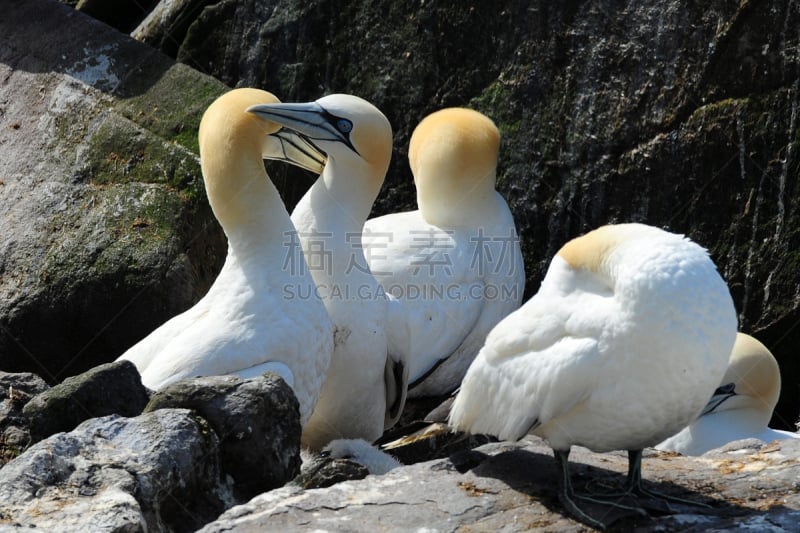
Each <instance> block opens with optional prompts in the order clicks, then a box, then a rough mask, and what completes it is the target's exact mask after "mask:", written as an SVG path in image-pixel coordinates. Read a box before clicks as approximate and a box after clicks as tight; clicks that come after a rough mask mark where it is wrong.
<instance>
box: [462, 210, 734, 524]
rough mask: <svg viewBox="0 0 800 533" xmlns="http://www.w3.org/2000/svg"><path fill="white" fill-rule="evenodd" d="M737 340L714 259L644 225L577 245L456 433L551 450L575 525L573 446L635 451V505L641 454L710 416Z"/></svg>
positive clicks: (474, 384) (481, 371) (507, 343)
mask: <svg viewBox="0 0 800 533" xmlns="http://www.w3.org/2000/svg"><path fill="white" fill-rule="evenodd" d="M735 337H736V313H735V310H734V306H733V302H732V300H731V296H730V293H729V291H728V288H727V285H726V284H725V282H724V281H723V280H722V278H721V277H720V275H719V274H718V272H717V270H716V268H715V266H714V264H713V262H712V261H711V260H710V258H709V257H708V254H707V252H706V250H704V249H703V248H701V247H700V246H698V245H697V244H695V243H693V242H692V241H690V240H689V239H687V238H684V237H682V236H680V235H675V234H672V233H668V232H666V231H663V230H661V229H657V228H654V227H651V226H646V225H642V224H621V225H610V226H604V227H602V228H599V229H597V230H594V231H592V232H590V233H588V234H586V235H584V236H582V237H579V238H576V239H573V240H572V241H570V242H568V243H567V244H566V245H565V246H563V247H562V248H561V250H559V252H558V253H557V254H556V256H555V257H554V258H553V260H552V262H551V263H550V268H549V269H548V271H547V274H546V275H545V278H544V280H543V281H542V285H541V288H540V289H539V292H538V293H537V294H536V295H534V296H533V297H532V298H531V299H530V300H529V301H528V302H527V303H525V304H524V305H523V306H522V307H521V308H520V309H518V310H517V311H515V312H514V313H512V314H510V315H509V316H508V317H506V318H505V319H504V320H503V321H502V322H500V323H499V324H498V325H497V326H496V327H495V328H494V329H493V330H492V331H491V333H489V336H488V337H487V339H486V343H485V345H484V346H483V348H482V349H481V351H480V353H479V354H478V356H477V357H476V358H475V361H474V362H473V363H472V365H471V366H470V368H469V370H468V371H467V374H466V376H465V377H464V381H463V383H462V384H461V389H460V391H459V393H458V394H457V396H456V398H455V401H454V402H453V407H452V410H451V413H450V424H451V426H452V427H454V428H456V429H459V430H463V431H467V432H470V433H479V434H481V433H482V434H491V435H496V436H497V437H499V438H501V439H514V440H516V439H519V438H521V437H523V436H524V435H525V434H526V433H532V434H534V435H538V436H540V437H543V438H544V439H546V440H547V441H548V443H549V444H550V446H551V447H552V448H553V453H554V455H555V458H556V461H557V463H558V464H559V467H560V469H561V474H562V477H561V488H560V491H559V497H560V499H561V500H562V503H563V504H564V506H565V507H566V508H567V510H568V511H569V512H570V513H571V514H573V515H574V516H575V517H576V518H578V519H579V520H581V521H584V522H586V523H589V524H591V525H593V526H595V527H602V526H603V524H602V523H601V522H600V521H598V520H595V519H594V518H592V517H590V516H588V514H586V513H584V512H583V511H582V510H581V509H580V507H578V505H577V503H576V499H578V498H586V496H578V495H576V494H575V492H574V491H573V490H572V486H571V484H570V477H569V467H568V459H567V458H568V454H569V450H570V447H571V446H573V445H580V446H585V447H587V448H589V449H591V450H593V451H596V452H606V451H610V450H628V454H629V472H628V481H627V484H626V492H631V493H634V494H637V493H638V494H642V493H646V491H644V489H643V488H642V486H641V457H642V449H643V448H645V447H647V446H653V445H654V444H656V443H658V442H661V441H662V440H663V439H664V438H665V437H666V436H668V435H671V434H673V433H674V432H676V431H678V430H679V429H680V428H681V427H683V426H685V425H686V424H687V423H688V422H689V421H691V420H693V419H694V417H696V416H697V414H698V413H699V412H700V410H701V409H702V408H703V406H704V405H705V404H706V402H707V401H708V397H709V395H710V394H711V393H712V392H713V390H714V388H715V387H716V386H717V384H718V383H719V382H720V379H721V378H722V375H723V374H724V372H725V367H726V365H727V362H728V354H730V351H731V348H732V346H733V342H734V338H735Z"/></svg>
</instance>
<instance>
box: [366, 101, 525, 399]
mask: <svg viewBox="0 0 800 533" xmlns="http://www.w3.org/2000/svg"><path fill="white" fill-rule="evenodd" d="M499 146H500V132H499V131H498V129H497V126H495V124H494V123H493V122H492V120H491V119H489V118H488V117H487V116H485V115H483V114H482V113H479V112H478V111H474V110H472V109H465V108H448V109H442V110H440V111H437V112H435V113H432V114H430V115H428V116H427V117H425V119H423V120H422V122H420V123H419V125H418V126H417V127H416V129H415V130H414V133H413V134H412V135H411V141H410V144H409V151H408V161H409V164H410V166H411V172H412V174H413V177H414V183H415V185H416V187H417V203H418V205H419V210H417V211H409V212H405V213H394V214H389V215H385V216H382V217H378V218H373V219H370V220H368V221H367V223H366V225H365V226H364V235H363V239H364V247H365V254H366V257H367V260H368V261H369V264H370V267H371V268H372V272H373V274H374V275H375V277H376V278H377V279H378V281H379V282H380V283H381V285H382V286H383V288H384V289H385V290H386V291H387V292H388V293H390V294H392V295H393V296H395V297H396V298H398V300H400V301H401V302H403V303H404V304H405V305H406V306H407V308H408V319H409V330H410V343H411V346H410V349H409V391H408V396H409V397H420V396H435V395H442V394H447V393H450V392H452V391H453V390H454V389H455V388H456V387H457V386H458V384H459V383H461V379H462V378H463V377H464V373H465V372H466V371H467V368H468V367H469V365H470V363H471V362H472V360H473V359H474V358H475V355H476V354H477V353H478V350H479V349H480V347H481V346H482V345H483V341H484V340H485V339H486V335H487V334H488V333H489V331H490V330H491V329H492V328H493V327H494V326H495V325H496V324H497V323H498V322H499V321H500V320H501V319H502V318H504V317H505V316H506V315H508V314H509V313H510V312H512V311H513V310H515V309H516V308H518V307H519V306H520V303H521V302H522V294H523V291H524V287H525V267H524V264H523V260H522V253H521V251H520V246H519V239H518V237H517V233H516V227H515V225H514V218H513V217H512V215H511V211H510V210H509V208H508V205H507V204H506V202H505V200H504V199H503V197H502V196H500V194H499V193H498V192H497V191H496V190H495V177H496V171H497V154H498V149H499Z"/></svg>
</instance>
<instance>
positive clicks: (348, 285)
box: [250, 94, 408, 450]
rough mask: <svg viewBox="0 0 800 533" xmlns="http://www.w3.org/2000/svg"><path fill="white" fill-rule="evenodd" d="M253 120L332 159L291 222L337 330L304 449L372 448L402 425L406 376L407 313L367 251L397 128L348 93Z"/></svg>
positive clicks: (261, 109)
mask: <svg viewBox="0 0 800 533" xmlns="http://www.w3.org/2000/svg"><path fill="white" fill-rule="evenodd" d="M250 111H251V112H253V113H255V114H257V115H261V116H263V117H265V118H267V119H269V120H273V121H275V122H278V123H280V124H283V125H284V126H286V127H287V128H290V129H292V130H294V132H295V133H297V134H298V135H300V136H301V137H303V138H305V140H306V141H307V142H308V143H310V144H312V145H314V146H315V147H316V148H317V149H318V150H319V151H321V152H323V153H325V154H326V155H327V163H326V165H325V168H324V170H323V171H322V174H321V175H320V177H319V178H318V179H317V181H316V182H315V183H314V184H313V185H312V186H311V188H310V189H309V190H308V192H307V193H306V194H305V195H304V196H303V198H302V199H301V200H300V202H299V203H298V204H297V207H295V210H294V211H293V213H292V221H293V222H294V224H295V226H296V227H297V231H298V235H299V237H300V243H299V244H300V245H301V246H302V253H304V254H305V257H306V259H307V261H308V265H309V268H310V272H311V275H312V276H313V277H314V281H315V282H316V283H317V289H318V292H319V294H320V295H321V296H322V299H323V302H324V303H325V306H326V308H327V310H328V314H329V315H330V317H331V320H332V321H333V324H334V330H335V333H334V339H335V340H334V353H333V357H332V359H331V365H330V369H329V371H328V377H327V379H326V381H325V385H324V386H323V390H322V393H321V395H320V400H319V402H318V404H317V407H316V409H315V410H314V413H313V415H312V416H311V420H310V421H309V423H308V425H307V426H306V427H305V429H304V431H303V438H302V443H303V445H304V446H306V447H308V448H310V449H312V450H320V449H321V448H322V447H323V446H325V445H326V444H327V443H328V442H330V441H331V440H334V439H338V438H361V439H365V440H367V441H369V442H372V441H374V440H375V439H377V438H378V437H380V436H381V434H382V433H383V431H384V429H385V428H387V427H391V426H392V425H393V424H394V422H395V421H396V420H397V418H398V417H399V415H400V412H401V411H402V408H403V405H404V403H405V392H406V381H407V376H408V371H407V367H406V365H405V362H404V353H405V344H404V343H407V341H408V340H407V335H405V331H406V329H405V328H406V321H405V318H404V317H403V316H402V313H403V309H402V307H400V306H398V305H397V302H396V301H391V300H390V299H389V298H387V296H386V294H385V293H384V292H383V290H382V289H381V287H380V285H379V284H378V282H377V281H376V279H375V277H374V276H373V275H372V274H371V272H370V270H369V266H368V265H367V263H366V260H365V258H364V253H363V250H362V248H361V232H362V229H363V226H364V221H365V220H366V218H367V216H368V215H369V212H370V209H371V207H372V203H373V202H374V201H375V197H376V196H377V195H378V191H379V190H380V188H381V185H382V184H383V179H384V176H385V174H386V170H387V168H388V166H389V160H390V158H391V153H392V128H391V125H390V124H389V121H388V120H387V119H386V117H385V116H384V115H383V113H381V112H380V111H379V110H378V109H377V108H376V107H375V106H373V105H372V104H370V103H369V102H367V101H365V100H362V99H361V98H358V97H356V96H352V95H346V94H333V95H329V96H325V97H323V98H321V99H319V100H317V101H316V102H311V103H304V104H268V105H258V106H253V107H251V108H250Z"/></svg>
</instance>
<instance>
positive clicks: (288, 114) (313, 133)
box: [247, 102, 358, 153]
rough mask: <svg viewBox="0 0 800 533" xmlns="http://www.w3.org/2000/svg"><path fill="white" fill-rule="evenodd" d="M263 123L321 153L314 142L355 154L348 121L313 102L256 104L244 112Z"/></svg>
mask: <svg viewBox="0 0 800 533" xmlns="http://www.w3.org/2000/svg"><path fill="white" fill-rule="evenodd" d="M247 111H249V112H250V113H255V114H256V115H259V116H261V117H263V118H265V119H267V120H271V121H272V122H277V123H278V124H281V125H283V126H285V127H287V128H289V129H291V130H293V131H295V132H296V133H297V134H298V135H300V136H301V137H303V138H304V139H305V140H306V142H308V143H309V144H311V145H312V146H314V147H315V148H316V149H317V150H318V151H320V152H323V153H324V150H322V149H321V148H320V147H319V145H318V142H324V141H327V142H340V143H343V144H345V145H346V146H347V147H349V148H350V149H351V150H353V151H354V152H355V153H358V150H356V148H355V146H353V143H352V142H351V141H350V132H351V131H352V130H353V123H352V121H350V120H348V119H346V118H342V117H337V116H336V115H334V114H332V113H330V112H328V111H327V110H326V109H325V108H324V107H322V106H321V105H319V104H318V103H317V102H309V103H302V104H298V103H289V104H287V103H276V104H259V105H254V106H251V107H249V108H248V109H247Z"/></svg>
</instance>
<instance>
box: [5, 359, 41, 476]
mask: <svg viewBox="0 0 800 533" xmlns="http://www.w3.org/2000/svg"><path fill="white" fill-rule="evenodd" d="M48 388H50V386H49V385H48V384H47V383H46V382H45V381H44V380H43V379H42V378H40V377H39V376H37V375H36V374H32V373H30V372H21V373H18V374H10V373H7V372H0V467H2V466H3V465H4V464H6V463H7V462H8V461H10V460H11V459H13V458H15V457H16V456H18V455H19V454H20V453H22V451H23V450H25V448H27V447H28V446H29V445H30V444H31V442H32V441H33V439H32V438H31V432H30V422H29V420H28V418H27V417H26V416H25V415H23V414H22V409H23V407H24V406H25V405H26V404H27V403H28V402H29V401H30V400H31V398H33V397H34V396H36V395H37V394H40V393H42V392H44V391H46V390H47V389H48Z"/></svg>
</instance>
